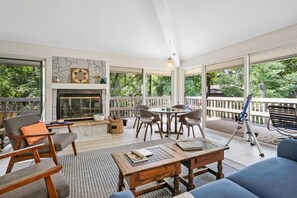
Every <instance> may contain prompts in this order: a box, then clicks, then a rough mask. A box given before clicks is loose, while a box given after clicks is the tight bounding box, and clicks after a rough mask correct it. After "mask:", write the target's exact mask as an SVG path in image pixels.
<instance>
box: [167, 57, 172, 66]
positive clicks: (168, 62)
mask: <svg viewBox="0 0 297 198" xmlns="http://www.w3.org/2000/svg"><path fill="white" fill-rule="evenodd" d="M166 64H167V66H168V67H169V68H172V67H174V60H173V58H171V57H169V58H168V59H167V62H166Z"/></svg>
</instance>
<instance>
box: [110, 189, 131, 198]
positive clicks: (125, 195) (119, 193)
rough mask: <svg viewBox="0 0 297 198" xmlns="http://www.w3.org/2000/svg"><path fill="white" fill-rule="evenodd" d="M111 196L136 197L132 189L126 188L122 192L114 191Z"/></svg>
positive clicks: (119, 197) (114, 197)
mask: <svg viewBox="0 0 297 198" xmlns="http://www.w3.org/2000/svg"><path fill="white" fill-rule="evenodd" d="M109 198H134V195H133V193H132V192H131V191H130V190H124V191H121V192H116V193H112V194H111V195H110V197H109Z"/></svg>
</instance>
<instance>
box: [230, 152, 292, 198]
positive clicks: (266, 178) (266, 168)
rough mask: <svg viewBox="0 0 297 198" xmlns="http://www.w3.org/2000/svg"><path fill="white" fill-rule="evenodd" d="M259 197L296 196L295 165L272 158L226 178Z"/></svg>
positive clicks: (284, 159) (281, 159)
mask: <svg viewBox="0 0 297 198" xmlns="http://www.w3.org/2000/svg"><path fill="white" fill-rule="evenodd" d="M227 178H228V179H230V180H231V181H233V182H235V183H237V184H238V185H240V186H242V187H244V188H245V189H247V190H248V191H250V192H252V193H254V194H255V195H257V196H259V197H263V198H265V197H267V198H282V197H283V198H290V197H296V196H297V188H296V184H297V163H296V162H295V161H292V160H288V159H286V158H281V157H274V158H270V159H267V160H264V161H262V162H258V163H256V164H253V165H251V166H249V167H246V168H244V169H243V170H241V171H239V172H237V173H234V174H232V175H230V176H229V177H227Z"/></svg>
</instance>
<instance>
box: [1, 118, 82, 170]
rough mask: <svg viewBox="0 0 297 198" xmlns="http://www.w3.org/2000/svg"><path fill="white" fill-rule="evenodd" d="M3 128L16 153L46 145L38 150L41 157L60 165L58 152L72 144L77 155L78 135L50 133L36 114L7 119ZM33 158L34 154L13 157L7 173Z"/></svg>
mask: <svg viewBox="0 0 297 198" xmlns="http://www.w3.org/2000/svg"><path fill="white" fill-rule="evenodd" d="M3 126H4V128H5V131H6V133H7V136H8V137H9V140H10V143H11V145H12V148H13V150H14V151H17V150H19V149H23V148H27V147H28V146H31V145H36V144H41V143H45V147H44V148H41V149H39V150H38V152H39V154H40V157H49V158H53V161H54V162H55V163H56V164H59V163H58V157H57V152H58V151H62V150H63V149H64V148H66V147H67V146H68V145H70V144H72V149H73V152H74V155H77V152H76V146H75V142H74V141H75V140H76V139H77V134H76V133H72V132H69V133H59V134H56V133H52V132H49V131H48V129H47V127H46V125H45V124H44V123H43V122H40V121H39V119H38V117H37V116H36V115H35V114H24V115H20V116H16V117H14V118H10V119H5V120H3ZM32 158H33V155H32V153H26V154H21V155H15V156H13V157H11V158H10V161H9V164H8V167H7V170H6V173H10V172H11V170H12V168H13V165H14V163H16V162H20V161H24V160H28V159H32Z"/></svg>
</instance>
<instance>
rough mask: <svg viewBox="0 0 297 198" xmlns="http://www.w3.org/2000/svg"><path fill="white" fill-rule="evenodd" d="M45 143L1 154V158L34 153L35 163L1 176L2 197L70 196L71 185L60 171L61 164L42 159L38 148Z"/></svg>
mask: <svg viewBox="0 0 297 198" xmlns="http://www.w3.org/2000/svg"><path fill="white" fill-rule="evenodd" d="M42 147H44V144H41V145H35V146H30V147H27V148H25V149H20V150H17V151H13V152H10V153H7V154H3V155H0V160H1V159H4V158H7V157H13V156H16V155H21V154H24V153H27V152H30V153H33V155H34V160H35V164H34V165H32V166H29V167H25V168H22V169H20V170H17V171H14V172H11V173H8V174H6V175H3V176H0V197H1V198H14V197H22V198H31V197H38V198H48V197H49V198H58V197H60V198H63V197H68V196H69V185H68V184H67V181H66V179H65V177H64V176H63V175H62V173H61V172H60V171H61V169H62V166H61V165H56V164H54V162H53V161H52V160H48V161H42V162H41V161H40V157H39V154H38V151H37V149H38V148H42Z"/></svg>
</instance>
